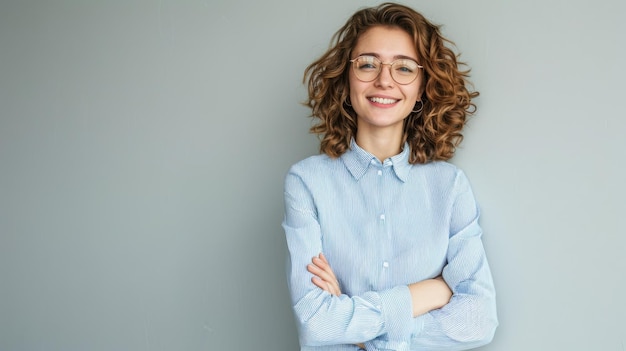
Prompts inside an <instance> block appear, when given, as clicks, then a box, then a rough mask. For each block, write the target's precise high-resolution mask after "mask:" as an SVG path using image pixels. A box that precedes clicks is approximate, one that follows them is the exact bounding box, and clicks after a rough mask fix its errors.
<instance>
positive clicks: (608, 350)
mask: <svg viewBox="0 0 626 351" xmlns="http://www.w3.org/2000/svg"><path fill="white" fill-rule="evenodd" d="M404 3H405V4H408V5H411V6H413V7H415V8H416V9H418V10H419V11H421V12H423V13H424V14H425V15H426V16H427V17H428V18H430V19H431V20H432V21H434V22H436V23H439V24H442V25H443V27H442V31H443V32H444V34H445V35H446V36H448V37H449V38H450V39H452V40H453V41H454V42H455V43H456V46H457V51H458V52H459V53H461V59H462V60H463V61H465V62H467V63H468V65H469V66H470V67H471V68H472V81H473V83H474V85H475V87H476V89H477V90H479V91H480V93H481V95H480V97H479V98H478V99H477V100H476V102H477V104H478V113H477V115H476V116H475V117H473V118H472V119H471V121H470V122H469V124H468V126H467V129H466V133H465V141H464V142H463V144H462V146H461V148H460V149H459V150H458V153H457V156H456V157H455V158H454V159H453V160H451V162H453V163H455V164H457V165H459V166H460V167H461V168H462V169H464V170H465V172H466V174H467V175H468V177H469V178H470V181H471V182H472V185H473V187H474V192H475V194H476V196H477V198H478V201H479V203H480V206H481V208H482V213H483V217H482V222H481V223H482V225H483V227H484V232H485V234H484V242H485V246H486V249H487V254H488V257H489V260H490V264H491V266H492V270H493V275H494V279H495V283H496V288H497V292H498V306H499V318H500V327H499V328H498V331H497V333H496V336H495V339H494V341H493V343H492V344H490V345H488V346H486V347H483V348H482V350H507V351H526V350H533V351H536V350H570V351H587V350H603V351H624V350H626V322H625V321H624V316H625V315H626V304H625V303H624V298H623V297H622V295H623V293H624V290H625V288H626V254H625V249H626V240H625V239H624V234H625V230H624V228H623V226H622V225H621V220H622V219H624V218H623V216H624V215H625V212H626V205H625V204H624V201H625V200H624V199H625V196H626V188H625V185H624V179H626V168H625V166H624V161H625V158H626V157H625V155H626V138H625V137H624V135H623V134H624V130H625V129H626V113H625V112H624V107H623V104H624V99H625V97H626V89H625V82H626V73H625V68H624V63H623V62H624V57H625V56H626V40H625V39H624V36H623V34H624V33H626V22H625V21H624V20H623V19H624V18H625V17H626V2H624V1H622V0H596V1H591V0H588V1H585V0H575V1H557V0H552V1H539V0H529V1H498V0H467V1H454V0H439V1H425V0H421V1H417V0H416V1H405V2H404ZM374 4H377V2H374V1H356V0H350V1H331V0H317V1H304V0H298V1H296V0H290V1H287V0H283V1H281V0H266V1H243V0H228V1H226V0H210V1H209V0H204V1H203V0H195V1H191V0H185V1H174V0H160V1H147V0H125V1H122V0H118V1H114V0H111V1H96V0H93V1H87V0H85V1H78V0H75V1H72V0H50V1H17V0H16V1H11V0H2V1H1V2H0V167H1V168H0V350H3V351H22V350H24V351H26V350H28V351H32V350H93V351H96V350H133V351H157V350H177V351H179V350H210V351H218V350H267V351H279V350H280V351H293V350H297V349H298V345H297V336H296V330H295V327H294V322H293V317H292V313H291V308H290V304H289V298H288V292H287V287H286V280H285V270H284V262H285V253H286V251H285V250H286V246H285V240H284V233H283V232H282V229H281V227H280V222H281V220H282V216H283V203H282V201H283V198H282V185H283V177H284V175H285V172H286V171H287V169H288V168H289V166H290V165H291V164H293V163H294V162H296V161H298V160H299V159H302V158H304V157H306V156H309V155H312V154H315V153H317V152H318V142H317V139H316V138H315V136H312V135H310V134H308V128H309V126H310V124H311V120H310V119H309V118H308V115H309V111H308V110H307V109H306V108H304V107H303V106H302V105H301V104H300V102H301V101H303V100H304V98H305V93H306V91H305V87H304V86H303V84H302V73H303V70H304V68H305V67H306V66H307V65H308V64H309V63H310V62H312V61H313V60H314V59H315V58H317V57H318V56H319V55H321V54H322V53H323V51H324V50H325V49H326V48H327V47H328V44H329V40H330V37H331V35H332V34H333V33H334V32H335V31H336V30H337V29H338V28H339V27H340V26H341V25H342V24H343V23H344V22H345V20H346V19H347V18H348V16H349V15H351V14H352V13H353V12H354V11H355V10H357V9H358V8H360V7H362V6H366V5H374Z"/></svg>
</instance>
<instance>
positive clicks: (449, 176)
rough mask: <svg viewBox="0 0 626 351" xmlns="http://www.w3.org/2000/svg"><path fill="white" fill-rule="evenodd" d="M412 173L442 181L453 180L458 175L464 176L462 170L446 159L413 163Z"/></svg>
mask: <svg viewBox="0 0 626 351" xmlns="http://www.w3.org/2000/svg"><path fill="white" fill-rule="evenodd" d="M413 171H414V172H413V173H415V174H416V175H419V176H422V177H428V178H433V179H439V180H441V181H444V182H455V181H456V179H458V177H460V176H464V173H463V171H462V170H461V169H460V168H459V167H457V166H456V165H453V164H452V163H449V162H446V161H433V162H429V163H426V164H416V165H413Z"/></svg>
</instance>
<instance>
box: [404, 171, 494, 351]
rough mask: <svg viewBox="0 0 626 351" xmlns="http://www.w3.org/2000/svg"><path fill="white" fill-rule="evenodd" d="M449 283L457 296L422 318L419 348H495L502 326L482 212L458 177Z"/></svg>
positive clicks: (415, 340)
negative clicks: (491, 345) (491, 344)
mask: <svg viewBox="0 0 626 351" xmlns="http://www.w3.org/2000/svg"><path fill="white" fill-rule="evenodd" d="M454 188H455V196H454V199H455V200H454V203H453V207H452V211H451V218H450V241H449V244H448V249H447V264H446V266H445V267H444V269H443V277H444V279H445V281H446V283H447V284H448V286H450V288H451V289H452V292H453V296H452V299H451V300H450V302H449V303H448V304H447V305H446V306H444V307H443V308H441V309H439V310H435V311H431V312H430V313H428V314H426V315H424V316H422V317H421V318H420V319H421V321H420V322H421V325H422V326H423V329H422V330H421V332H419V333H418V334H417V335H416V336H415V337H414V338H413V345H414V346H419V347H422V348H426V349H428V350H466V349H470V348H475V347H479V346H482V345H484V344H487V343H489V342H490V341H491V340H492V338H493V335H494V333H495V329H496V327H497V325H498V321H497V315H496V303H495V290H494V285H493V281H492V277H491V272H490V269H489V264H488V263H487V258H486V256H485V251H484V248H483V244H482V239H481V236H482V229H481V228H480V226H479V224H478V218H479V209H478V206H477V205H476V202H475V199H474V195H473V193H472V190H471V188H470V185H469V182H468V180H467V178H466V177H465V175H464V174H463V172H461V171H458V173H457V178H456V182H455V187H454Z"/></svg>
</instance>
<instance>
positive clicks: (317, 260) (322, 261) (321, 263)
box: [312, 254, 337, 280]
mask: <svg viewBox="0 0 626 351" xmlns="http://www.w3.org/2000/svg"><path fill="white" fill-rule="evenodd" d="M321 255H322V254H320V257H313V260H312V262H313V264H315V265H316V266H318V267H319V268H321V269H323V270H324V271H326V272H327V273H328V274H329V275H330V276H331V277H332V278H333V279H334V280H337V277H336V276H335V272H333V269H332V268H331V267H330V265H329V264H328V261H327V260H326V258H325V257H324V258H322V256H321Z"/></svg>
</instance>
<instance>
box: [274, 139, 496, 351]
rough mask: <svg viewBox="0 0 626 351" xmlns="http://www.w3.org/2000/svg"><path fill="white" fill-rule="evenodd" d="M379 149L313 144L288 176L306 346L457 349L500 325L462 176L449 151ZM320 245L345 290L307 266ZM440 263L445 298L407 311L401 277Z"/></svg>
mask: <svg viewBox="0 0 626 351" xmlns="http://www.w3.org/2000/svg"><path fill="white" fill-rule="evenodd" d="M409 153H410V150H409V148H408V146H406V147H405V148H404V150H403V152H402V153H401V154H398V155H396V156H394V157H392V158H389V159H386V160H384V161H383V162H381V161H379V160H377V159H376V157H374V156H373V155H371V154H369V153H367V152H366V151H365V150H363V149H361V148H359V147H358V145H356V144H355V143H353V144H352V148H351V149H350V150H348V151H347V152H346V153H345V154H343V155H342V156H341V157H340V158H330V157H328V156H325V155H317V156H312V157H310V158H307V159H305V160H302V161H300V162H298V163H296V164H295V165H293V166H292V167H291V168H290V170H289V172H288V174H287V176H286V178H285V189H284V199H285V217H284V220H283V223H282V225H283V228H284V231H285V235H286V241H287V246H288V251H289V252H288V260H287V261H288V262H287V281H288V284H289V290H290V293H291V302H292V307H293V310H294V314H295V320H296V322H297V327H298V332H299V337H300V345H301V350H303V351H313V350H315V351H331V350H332V351H337V350H356V349H357V348H356V346H355V345H354V344H356V343H365V345H366V349H367V350H369V351H374V350H402V351H408V350H424V349H426V350H463V349H468V348H472V347H477V346H479V345H482V344H485V343H487V342H488V341H490V340H491V338H492V337H493V332H494V329H495V327H496V325H497V318H496V310H495V293H494V286H493V282H492V279H491V273H490V271H489V266H488V264H487V260H486V258H485V252H484V249H483V245H482V241H481V236H482V231H481V228H480V226H479V225H478V217H479V211H478V207H477V205H476V202H475V200H474V196H473V194H472V191H471V188H470V185H469V181H468V180H467V178H466V177H465V175H464V174H463V172H461V171H460V170H459V169H458V168H456V167H455V166H454V165H451V164H449V163H446V162H431V163H428V164H423V165H412V164H409V163H408V157H409ZM320 252H323V253H324V255H325V256H326V257H327V259H328V261H329V263H330V265H331V267H332V269H333V271H334V273H335V275H336V276H337V279H338V280H339V285H340V288H341V291H342V293H343V295H341V296H334V295H331V294H329V293H327V292H325V291H324V290H323V289H320V288H318V287H317V286H315V285H314V284H313V283H312V281H311V279H312V278H313V275H312V274H311V273H309V272H308V271H307V265H308V264H310V263H311V259H312V258H313V257H315V256H317V255H319V254H320ZM438 275H443V277H444V279H445V281H446V283H447V284H448V286H450V288H451V289H452V291H453V297H452V299H451V301H450V302H449V303H448V304H447V305H446V306H444V307H443V308H441V309H439V310H435V311H431V312H430V313H426V314H424V315H422V316H419V317H417V318H414V317H413V316H412V311H413V306H412V303H413V302H412V298H411V294H410V292H409V288H408V285H409V284H411V283H416V282H420V281H422V280H425V279H429V278H435V277H437V276H438Z"/></svg>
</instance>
